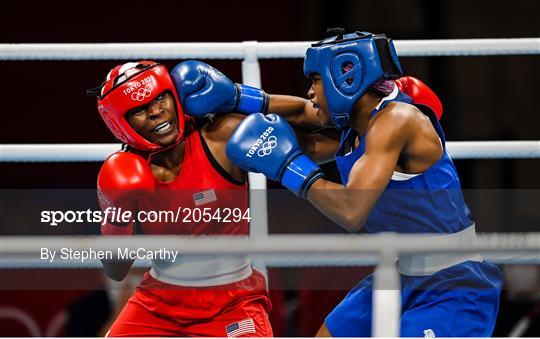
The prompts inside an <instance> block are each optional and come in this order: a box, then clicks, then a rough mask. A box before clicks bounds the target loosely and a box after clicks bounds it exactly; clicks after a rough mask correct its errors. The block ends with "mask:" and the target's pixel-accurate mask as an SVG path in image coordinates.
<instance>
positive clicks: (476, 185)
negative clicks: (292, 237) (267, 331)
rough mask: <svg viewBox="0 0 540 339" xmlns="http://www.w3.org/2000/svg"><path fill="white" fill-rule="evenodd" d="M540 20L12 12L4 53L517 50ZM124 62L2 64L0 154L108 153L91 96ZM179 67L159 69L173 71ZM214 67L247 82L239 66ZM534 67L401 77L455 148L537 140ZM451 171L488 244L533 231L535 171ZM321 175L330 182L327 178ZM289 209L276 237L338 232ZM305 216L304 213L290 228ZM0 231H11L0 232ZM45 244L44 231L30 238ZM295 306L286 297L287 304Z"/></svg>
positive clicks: (18, 173)
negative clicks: (378, 46) (359, 42)
mask: <svg viewBox="0 0 540 339" xmlns="http://www.w3.org/2000/svg"><path fill="white" fill-rule="evenodd" d="M539 12H540V2H539V1H537V0H513V1H494V0H474V1H473V0H444V1H443V0H440V1H433V0H404V1H392V0H377V1H375V0H370V1H367V0H366V1H361V0H358V1H315V0H312V1H310V0H299V1H286V0H274V1H219V2H218V1H207V2H204V3H203V2H201V1H148V0H145V1H139V0H132V1H112V0H109V1H101V0H100V1H35V2H34V1H9V2H6V1H5V2H3V3H2V9H1V12H0V32H1V34H0V40H1V42H2V43H85V42H86V43H94V42H100V43H107V42H237V41H243V40H258V41H309V40H311V41H312V40H319V39H321V38H323V37H324V36H325V29H326V28H327V27H333V26H343V27H346V28H348V29H349V30H356V29H358V30H367V31H372V32H377V33H387V34H388V35H389V36H391V37H392V38H394V39H395V40H401V39H461V38H519V37H538V36H539V35H540V23H539V20H538V13H539ZM125 61H126V60H116V61H43V62H41V61H40V62H35V61H15V62H12V61H10V62H0V67H1V71H2V72H1V75H2V79H1V81H0V83H1V85H0V86H1V92H0V93H2V95H1V99H2V100H1V116H0V117H1V118H0V121H1V123H0V124H1V127H2V132H1V133H0V143H108V142H114V139H113V137H112V135H111V133H110V132H109V131H108V130H107V128H106V127H105V125H104V124H103V122H102V121H101V120H100V117H99V115H98V113H97V111H96V107H95V99H94V98H89V97H86V96H85V90H86V89H88V88H91V87H95V86H97V85H98V84H100V83H101V82H102V81H103V78H104V76H105V74H106V73H107V71H108V70H109V69H110V68H112V67H113V66H115V65H116V64H118V63H122V62H125ZM179 61H182V60H162V62H163V63H165V64H166V65H167V66H169V67H172V66H174V65H175V64H176V63H177V62H179ZM208 62H210V63H211V64H213V65H214V66H216V67H217V68H219V69H221V70H222V71H223V72H224V73H226V74H227V75H229V76H230V77H231V78H232V79H233V80H234V81H238V82H240V81H241V69H240V62H239V61H238V60H235V61H223V60H209V61H208ZM538 62H539V56H538V55H534V56H488V57H429V58H428V57H414V58H411V57H407V58H401V63H402V66H403V69H404V70H405V72H406V73H407V74H409V75H413V76H415V77H418V78H420V79H422V80H423V81H424V82H426V83H427V84H429V85H430V86H431V87H432V88H433V89H434V90H435V91H436V92H437V93H438V94H439V96H440V98H441V101H442V102H443V104H444V116H443V118H442V125H443V127H444V129H445V131H446V134H447V139H448V140H450V141H473V140H538V139H540V116H539V114H540V112H539V109H538V105H537V100H538V99H537V98H538V92H539V86H538V83H537V81H538V78H539V76H540V67H539V63H538ZM261 69H262V86H263V88H264V89H265V90H266V91H267V92H269V93H283V94H293V95H298V96H304V95H305V93H306V91H307V89H308V86H309V82H308V81H307V79H305V78H304V77H303V74H302V60H301V59H276V60H262V61H261ZM456 164H457V167H458V171H459V174H460V177H461V179H462V186H463V187H464V188H465V189H467V191H466V195H467V197H468V198H469V204H470V205H471V208H472V212H473V216H474V217H475V219H476V220H477V221H479V222H478V229H479V230H480V231H483V232H486V231H499V232H501V231H539V228H540V227H539V226H538V225H539V221H540V211H539V210H538V208H537V207H535V206H537V205H538V202H539V200H538V189H539V188H540V179H539V173H540V160H539V159H522V160H521V159H516V160H459V161H456ZM100 166H101V164H100V163H79V164H57V163H54V164H28V163H25V164H16V163H15V164H6V163H0V174H1V175H0V188H4V189H5V188H50V189H60V188H63V189H74V188H77V189H81V188H94V187H95V180H96V176H97V173H98V171H99V167H100ZM326 169H327V170H328V171H329V172H331V171H332V168H331V166H330V167H329V166H327V167H326ZM272 187H273V186H272ZM281 196H283V194H281V195H280V198H272V197H271V198H270V199H269V209H270V230H271V232H273V233H281V232H291V233H297V232H314V231H316V232H339V231H340V230H339V228H338V227H337V226H335V225H332V224H331V223H329V222H327V221H326V219H325V218H324V217H322V216H321V215H320V214H318V213H317V212H315V211H314V210H312V209H310V207H309V206H308V203H306V202H303V201H300V200H299V199H296V198H294V197H292V196H291V195H286V196H285V197H284V198H282V197H281ZM274 197H277V196H274ZM290 206H294V210H290ZM299 206H303V207H304V208H303V211H306V212H305V214H302V217H300V218H295V217H291V215H293V216H294V215H295V211H297V210H298V208H299ZM284 216H286V218H283V217H284ZM299 219H301V221H302V222H299ZM4 221H5V220H4ZM6 226H7V223H3V225H2V228H3V229H4V230H5V228H4V227H6ZM40 227H43V226H40ZM43 231H44V230H43V229H41V228H40V229H39V230H36V233H40V234H42V233H43ZM58 231H59V230H55V231H54V232H58ZM278 273H279V272H278ZM323 276H324V275H323ZM328 277H329V279H331V278H330V277H335V275H334V273H330V274H328ZM296 297H298V296H297V295H293V296H292V297H291V295H288V296H287V298H286V302H289V303H290V301H291V300H292V299H294V298H296ZM291 298H292V299H291ZM318 298H321V297H320V296H318ZM330 299H331V301H328V300H327V299H324V298H321V299H319V301H318V302H315V304H319V305H320V304H321V303H323V304H324V303H326V304H327V307H326V308H331V307H332V306H333V304H335V301H336V300H338V299H336V298H335V297H334V299H332V297H330ZM306 300H308V302H307V305H308V306H306V303H304V306H303V307H306V309H308V310H310V309H312V307H313V305H311V306H309V300H312V299H309V298H308V299H306ZM311 302H312V303H313V301H311ZM296 305H297V306H296V307H302V306H298V304H296ZM288 307H289V309H290V308H291V306H290V305H289V306H288ZM293 309H295V308H294V307H293ZM289 311H290V310H289ZM295 317H296V318H295ZM321 317H322V316H321V315H314V316H313V317H312V318H315V319H316V320H313V319H311V320H310V319H308V320H306V319H305V318H306V316H305V313H302V312H299V313H294V312H292V313H291V312H289V313H288V315H287V316H286V317H285V319H286V321H285V322H284V323H281V324H278V327H279V328H281V329H284V330H282V332H280V333H276V334H288V335H295V334H303V335H310V332H309V331H308V332H302V331H300V330H297V331H296V332H295V330H294V328H295V325H294V324H298V323H302V324H304V323H308V325H305V324H304V325H305V326H307V327H308V328H313V327H314V325H313V324H312V323H313V322H314V321H315V322H320V320H321V319H322V318H321ZM308 318H309V317H308ZM310 321H311V322H310ZM291 323H292V324H293V325H291ZM310 326H311V327H310ZM317 326H318V324H317ZM499 335H505V333H502V332H501V333H499Z"/></svg>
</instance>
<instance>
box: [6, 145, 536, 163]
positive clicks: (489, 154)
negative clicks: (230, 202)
mask: <svg viewBox="0 0 540 339" xmlns="http://www.w3.org/2000/svg"><path fill="white" fill-rule="evenodd" d="M120 147H121V145H120V144H0V162H91V161H103V160H105V159H106V158H107V157H108V156H109V155H110V154H112V153H114V152H117V151H119V150H120ZM447 149H448V153H449V154H450V156H451V157H452V158H453V159H525V158H540V140H533V141H448V142H447Z"/></svg>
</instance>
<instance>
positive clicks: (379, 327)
mask: <svg viewBox="0 0 540 339" xmlns="http://www.w3.org/2000/svg"><path fill="white" fill-rule="evenodd" d="M379 241H380V243H381V244H384V246H382V248H381V252H380V256H381V260H380V262H379V265H378V266H377V268H376V269H375V272H374V274H373V280H374V282H373V318H372V326H371V327H372V336H373V337H394V338H397V337H399V334H400V318H401V281H400V277H399V273H398V271H397V267H396V258H397V254H396V252H395V250H394V249H395V246H394V244H395V243H396V235H395V234H387V233H386V234H381V238H380V240H379Z"/></svg>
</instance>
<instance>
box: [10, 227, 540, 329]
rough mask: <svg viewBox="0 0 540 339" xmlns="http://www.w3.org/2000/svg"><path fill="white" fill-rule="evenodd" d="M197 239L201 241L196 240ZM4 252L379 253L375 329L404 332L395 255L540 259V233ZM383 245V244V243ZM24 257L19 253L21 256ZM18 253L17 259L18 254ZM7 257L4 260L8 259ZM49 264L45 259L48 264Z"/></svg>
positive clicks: (27, 240)
mask: <svg viewBox="0 0 540 339" xmlns="http://www.w3.org/2000/svg"><path fill="white" fill-rule="evenodd" d="M195 240H196V241H195ZM0 244H1V247H2V252H3V256H8V257H9V255H10V254H17V255H21V254H22V255H23V256H24V255H29V254H30V255H31V254H34V255H35V254H37V253H39V251H40V249H41V248H42V247H46V248H47V249H48V250H50V251H61V250H62V248H66V247H69V248H71V249H72V250H74V251H85V250H87V249H88V248H89V247H92V248H94V249H98V248H99V249H100V250H109V251H114V250H116V249H118V248H130V249H136V248H144V249H145V250H159V249H161V248H168V249H180V251H181V252H182V253H183V254H187V253H189V254H199V255H204V254H219V255H236V254H250V255H252V256H254V257H255V258H257V257H259V256H263V257H266V256H269V255H276V254H280V255H284V256H285V257H289V256H295V255H298V254H309V255H313V254H322V255H325V256H331V255H332V254H336V253H342V254H358V253H363V254H375V255H376V256H377V264H378V265H377V267H376V269H375V273H374V288H373V334H374V335H375V336H377V337H385V336H393V337H396V336H399V333H400V332H399V323H400V321H399V319H400V317H401V304H400V300H401V292H400V278H399V272H398V270H397V267H396V264H395V259H396V257H397V255H398V254H411V253H433V252H437V253H441V252H443V253H457V252H459V253H463V252H466V253H477V252H481V253H483V254H486V255H488V256H489V254H490V253H495V254H498V255H499V256H503V257H504V255H506V254H511V255H512V258H513V259H515V258H516V257H518V258H519V257H523V256H525V257H527V260H528V261H529V262H534V263H536V264H538V263H540V233H514V234H479V235H478V236H477V237H476V238H475V239H474V240H461V241H456V240H455V239H452V240H449V239H448V238H446V237H444V236H433V235H425V234H423V235H422V234H420V235H418V234H417V235H408V234H400V235H398V234H396V233H379V234H370V235H269V236H267V237H265V238H260V237H257V238H253V237H250V238H247V237H232V236H148V235H147V236H132V237H100V236H86V237H46V236H45V237H43V236H41V237H39V236H37V237H33V236H30V237H24V236H23V237H21V236H4V237H0ZM381 245H382V246H381ZM18 257H19V256H18ZM18 257H17V258H18ZM3 261H4V259H2V260H1V261H0V262H3ZM46 265H47V264H45V263H42V268H43V267H46Z"/></svg>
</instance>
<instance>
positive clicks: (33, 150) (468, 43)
mask: <svg viewBox="0 0 540 339" xmlns="http://www.w3.org/2000/svg"><path fill="white" fill-rule="evenodd" d="M310 43H311V42H306V41H303V42H257V41H243V42H237V43H109V44H101V43H100V44H0V61H17V60H78V61H80V60H120V59H156V60H157V59H188V58H194V59H240V60H242V76H243V80H242V81H243V83H245V84H247V85H251V86H255V87H260V86H261V72H260V65H259V59H274V58H302V57H304V55H305V51H306V49H307V47H308V46H309V44H310ZM395 46H396V50H397V53H398V55H399V56H400V57H413V56H496V55H538V54H540V38H537V37H534V38H519V39H456V40H398V41H395ZM119 149H120V145H119V144H58V145H54V144H37V145H36V144H34V145H30V144H27V145H23V144H3V145H0V162H77V161H79V162H82V161H102V160H104V159H105V158H106V157H107V156H108V155H109V154H111V153H113V152H115V151H118V150H119ZM448 150H449V153H450V154H451V156H452V157H453V158H454V159H493V158H540V141H537V140H533V141H487V142H484V141H483V142H448ZM249 180H250V189H266V178H265V177H264V176H262V175H260V174H254V173H250V177H249ZM252 197H253V195H250V208H251V210H252V216H253V220H252V222H251V233H250V237H249V239H238V238H236V239H231V238H230V237H229V238H227V237H197V240H196V241H194V238H193V237H181V236H166V237H162V236H144V237H141V236H133V237H129V238H123V239H120V238H116V239H110V238H107V237H105V238H103V237H92V236H86V237H82V236H81V237H16V236H4V237H0V248H1V251H2V256H1V257H0V268H36V267H39V268H44V267H51V268H52V267H55V265H58V267H60V266H61V267H62V268H74V267H79V264H80V263H79V264H78V263H74V262H71V263H70V262H62V264H56V263H53V264H50V265H49V264H47V266H45V265H46V264H45V263H43V261H41V260H39V258H35V257H32V256H31V255H30V256H29V254H32V253H33V252H36V251H38V250H39V248H41V247H43V246H44V245H47V246H48V247H49V248H50V249H59V248H62V247H66V246H68V245H69V246H70V247H71V248H73V249H77V248H79V249H87V248H89V247H90V246H92V248H100V249H105V248H109V249H111V248H114V249H117V248H118V247H121V246H126V247H132V248H133V247H141V246H142V247H145V248H146V249H152V248H156V247H159V248H162V247H169V248H178V249H180V250H181V251H182V252H183V253H191V254H196V253H197V254H205V253H206V254H209V253H221V254H234V253H246V254H248V253H249V254H252V255H253V257H254V261H253V262H254V263H255V264H257V263H258V265H257V266H259V267H261V268H263V269H264V268H265V267H266V266H273V267H302V266H310V265H313V266H324V265H331V266H349V265H350V266H357V265H377V268H376V271H375V275H374V277H375V279H374V283H375V289H374V303H373V305H374V306H373V308H374V309H373V335H375V336H379V337H380V336H391V337H397V336H399V333H400V332H399V325H400V321H399V319H400V312H401V311H400V307H401V303H400V300H401V296H400V291H399V289H400V286H399V274H398V272H397V268H396V265H395V258H396V256H397V254H398V253H418V252H421V253H431V252H452V253H453V252H477V251H480V252H482V253H483V255H484V256H485V258H486V259H487V260H489V261H492V262H494V263H500V264H505V263H533V264H539V263H540V255H539V253H540V233H521V234H496V233H492V234H479V235H478V237H477V238H476V240H475V241H474V242H472V243H471V242H468V243H459V242H445V241H444V239H442V238H441V239H439V240H437V239H433V235H430V236H429V240H428V239H426V235H420V234H415V235H406V234H400V235H398V234H374V235H321V236H318V235H287V236H279V235H268V225H267V222H268V221H267V220H268V218H267V203H266V201H265V200H263V199H261V198H260V197H258V198H257V199H256V200H255V199H251V198H252ZM149 238H150V240H151V241H150V242H148V240H149ZM68 239H71V240H69V242H68V241H67V240H68ZM15 254H19V255H17V256H14V255H15ZM20 254H24V255H20ZM34 254H35V253H34ZM137 265H139V266H141V267H148V265H149V262H148V261H139V262H137ZM84 267H85V268H92V267H101V266H100V265H99V263H98V262H97V261H88V262H86V263H85V264H84ZM383 282H384V283H385V287H384V288H386V289H384V288H378V287H381V286H382V284H383ZM388 283H390V285H391V286H390V288H389V287H388V286H389V285H388Z"/></svg>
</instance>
